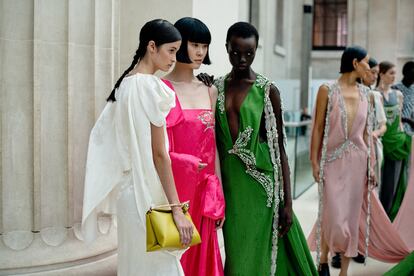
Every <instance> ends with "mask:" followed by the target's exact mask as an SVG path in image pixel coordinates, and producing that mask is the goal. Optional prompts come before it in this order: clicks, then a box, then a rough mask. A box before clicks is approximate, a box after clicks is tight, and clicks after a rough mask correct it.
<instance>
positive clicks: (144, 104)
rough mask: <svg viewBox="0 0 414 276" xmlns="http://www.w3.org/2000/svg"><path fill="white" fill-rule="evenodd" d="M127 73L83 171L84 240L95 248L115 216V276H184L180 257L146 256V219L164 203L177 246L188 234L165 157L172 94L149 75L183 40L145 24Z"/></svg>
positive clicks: (169, 61) (165, 26)
mask: <svg viewBox="0 0 414 276" xmlns="http://www.w3.org/2000/svg"><path fill="white" fill-rule="evenodd" d="M139 40H140V43H139V47H138V49H137V51H136V52H135V56H134V59H133V61H132V64H131V65H130V67H129V68H128V69H127V70H126V71H125V72H124V73H123V74H122V76H121V77H120V79H119V80H118V81H117V83H116V85H115V87H114V89H113V90H112V93H111V95H110V96H109V97H108V104H107V105H106V106H105V108H104V110H103V112H102V114H101V115H100V117H99V119H98V121H97V122H96V124H95V126H94V128H93V129H92V132H91V136H90V140H89V149H88V160H87V165H86V176H85V190H84V202H83V216H82V232H83V236H84V239H85V241H86V242H91V241H93V240H94V238H95V237H96V234H97V229H98V226H97V224H98V222H99V217H100V216H101V215H102V214H108V213H109V214H115V212H116V214H117V225H118V275H121V276H125V275H183V270H182V267H181V265H180V262H179V258H180V256H181V254H182V253H183V251H182V250H181V251H156V252H146V226H145V225H146V224H145V214H146V211H147V210H148V209H149V208H150V207H151V206H155V205H160V204H166V203H170V204H173V205H176V206H175V207H172V210H173V218H174V221H175V224H176V226H177V228H178V230H179V233H180V238H181V242H182V244H183V245H184V246H187V245H188V244H189V243H190V241H191V237H192V232H193V227H192V225H191V223H190V222H189V221H188V220H187V219H186V218H185V216H184V214H183V212H182V210H181V208H180V207H179V206H178V205H179V199H178V196H177V191H176V189H175V184H174V179H173V175H172V171H171V161H170V158H169V155H168V151H167V146H168V145H167V144H166V143H168V142H167V141H168V140H166V135H165V131H166V130H165V117H166V116H167V114H168V112H169V111H170V109H171V108H172V107H173V106H174V105H175V96H174V92H173V91H172V90H171V89H170V88H169V87H168V86H167V85H165V84H164V83H163V82H162V81H161V80H160V79H159V78H158V77H156V76H154V75H153V74H154V73H155V72H156V71H157V70H162V71H168V70H169V69H170V68H171V66H172V65H173V64H174V63H175V61H176V57H175V55H176V52H177V50H178V49H179V48H180V44H181V35H180V33H179V32H178V30H177V29H176V28H175V27H174V26H173V25H172V24H171V23H169V22H168V21H165V20H162V19H156V20H152V21H149V22H147V23H146V24H145V25H144V26H143V28H142V29H141V32H140V37H139Z"/></svg>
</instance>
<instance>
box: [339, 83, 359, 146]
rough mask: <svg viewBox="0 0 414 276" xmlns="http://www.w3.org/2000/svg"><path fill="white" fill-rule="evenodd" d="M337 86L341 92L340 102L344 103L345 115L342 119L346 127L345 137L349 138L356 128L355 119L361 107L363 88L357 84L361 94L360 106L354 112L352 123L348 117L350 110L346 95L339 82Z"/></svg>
mask: <svg viewBox="0 0 414 276" xmlns="http://www.w3.org/2000/svg"><path fill="white" fill-rule="evenodd" d="M337 86H338V92H339V97H340V103H341V105H342V110H343V116H342V120H343V121H342V125H343V127H344V132H345V138H346V139H348V138H349V136H350V134H352V133H353V132H352V131H353V129H354V123H355V119H356V118H357V115H358V112H359V109H360V107H361V90H360V87H359V85H357V88H358V96H359V100H358V107H357V108H356V110H355V114H354V116H353V119H352V124H349V117H348V115H349V112H348V110H347V107H346V104H345V97H344V95H343V93H342V90H341V87H340V86H339V83H337ZM349 125H350V126H351V127H350V128H349Z"/></svg>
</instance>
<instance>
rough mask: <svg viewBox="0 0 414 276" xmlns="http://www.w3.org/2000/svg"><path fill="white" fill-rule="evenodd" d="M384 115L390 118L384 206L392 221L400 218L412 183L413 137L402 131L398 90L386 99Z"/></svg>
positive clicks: (382, 194)
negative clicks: (411, 156)
mask: <svg viewBox="0 0 414 276" xmlns="http://www.w3.org/2000/svg"><path fill="white" fill-rule="evenodd" d="M384 111H385V114H386V117H387V131H386V132H385V133H384V136H383V137H382V143H383V151H384V164H383V168H382V170H383V173H382V178H383V179H382V182H381V183H382V186H381V191H380V199H381V203H382V204H383V206H384V209H385V211H386V212H387V213H388V216H389V217H390V219H391V221H393V220H394V218H395V217H396V215H397V213H398V210H399V209H400V206H401V203H402V201H403V199H404V194H405V190H406V188H407V180H408V175H407V173H408V160H409V158H410V153H411V136H409V135H408V134H406V133H405V132H403V131H402V130H401V128H400V121H401V120H400V118H401V116H400V115H401V111H400V105H399V102H398V95H397V92H396V91H395V90H392V91H391V92H390V93H389V94H388V99H386V98H384Z"/></svg>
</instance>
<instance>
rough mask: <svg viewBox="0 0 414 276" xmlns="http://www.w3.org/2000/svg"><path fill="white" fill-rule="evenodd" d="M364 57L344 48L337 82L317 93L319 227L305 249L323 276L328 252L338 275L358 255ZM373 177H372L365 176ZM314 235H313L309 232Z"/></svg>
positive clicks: (364, 145) (364, 153) (363, 175)
mask: <svg viewBox="0 0 414 276" xmlns="http://www.w3.org/2000/svg"><path fill="white" fill-rule="evenodd" d="M368 59H369V57H368V54H367V52H366V51H365V50H364V49H362V48H360V47H349V48H347V49H346V50H345V51H344V53H343V55H342V59H341V70H340V73H341V76H340V77H339V79H338V80H337V81H335V82H334V83H332V84H327V85H322V86H321V87H320V88H319V92H318V96H317V102H316V110H315V121H314V126H313V131H312V140H311V161H312V169H313V176H314V178H315V180H316V182H318V183H319V185H320V200H321V202H320V203H322V204H321V205H322V206H323V208H320V210H321V211H320V213H319V214H318V221H319V223H320V225H318V226H317V227H316V235H315V231H313V233H312V234H311V237H310V239H309V243H310V244H309V245H310V247H311V248H315V238H316V239H317V242H316V243H317V244H316V246H317V247H318V249H320V250H321V255H320V260H319V250H318V262H319V264H320V265H319V271H320V275H329V266H328V252H329V251H330V252H340V253H341V259H342V262H341V272H340V274H339V275H347V270H348V265H349V258H351V257H355V256H357V254H358V237H359V232H358V231H359V221H360V216H361V211H362V203H363V196H364V189H365V187H366V185H367V171H368V162H367V160H368V144H369V143H368V139H367V135H366V134H367V128H368V127H367V126H368V109H369V106H370V105H369V101H368V99H369V96H368V92H369V90H368V88H366V87H365V86H363V85H361V84H358V83H357V79H358V78H363V77H364V76H365V74H366V73H367V72H368V71H369V69H370V68H369V65H368ZM370 173H371V174H372V175H373V171H372V172H370ZM314 230H315V229H314Z"/></svg>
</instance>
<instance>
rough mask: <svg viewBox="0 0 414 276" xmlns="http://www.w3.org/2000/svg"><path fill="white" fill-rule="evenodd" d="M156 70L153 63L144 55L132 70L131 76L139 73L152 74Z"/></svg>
mask: <svg viewBox="0 0 414 276" xmlns="http://www.w3.org/2000/svg"><path fill="white" fill-rule="evenodd" d="M156 71H157V69H156V68H155V66H154V63H153V62H152V61H151V60H150V59H149V58H148V57H147V56H146V55H145V56H144V57H143V58H142V59H141V60H140V61H139V62H138V64H137V65H136V66H135V68H134V69H132V71H131V74H135V73H141V74H151V75H152V74H154V73H155V72H156Z"/></svg>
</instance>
